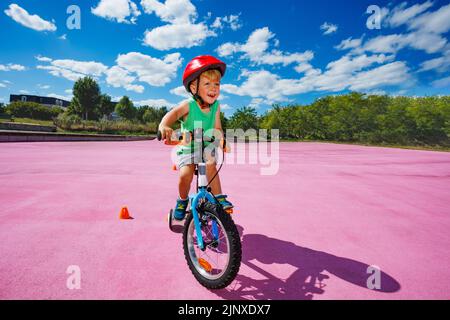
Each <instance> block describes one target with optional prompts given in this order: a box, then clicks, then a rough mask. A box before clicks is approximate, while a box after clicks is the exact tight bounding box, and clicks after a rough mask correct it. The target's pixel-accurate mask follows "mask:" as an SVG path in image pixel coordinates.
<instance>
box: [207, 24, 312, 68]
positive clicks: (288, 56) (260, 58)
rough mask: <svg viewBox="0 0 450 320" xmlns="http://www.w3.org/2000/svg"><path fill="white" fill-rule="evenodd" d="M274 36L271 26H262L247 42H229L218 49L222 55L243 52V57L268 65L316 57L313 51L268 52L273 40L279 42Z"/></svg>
mask: <svg viewBox="0 0 450 320" xmlns="http://www.w3.org/2000/svg"><path fill="white" fill-rule="evenodd" d="M274 37H275V35H274V34H273V33H272V32H270V30H269V28H267V27H265V28H260V29H256V30H255V31H253V32H252V34H251V35H250V36H249V37H248V39H247V42H246V43H243V44H240V43H230V42H227V43H224V44H222V45H221V46H219V47H218V48H217V49H216V51H217V53H218V54H219V56H221V57H226V56H231V55H233V54H235V53H243V54H244V56H243V57H242V58H247V59H249V60H250V61H252V62H254V63H256V64H268V65H275V64H282V65H283V66H287V65H290V64H302V63H305V62H307V61H310V60H311V59H313V58H314V53H313V52H312V51H306V52H303V53H285V52H282V51H280V50H272V51H270V52H267V50H268V49H269V47H270V41H271V40H273V42H274V44H275V45H276V44H277V43H276V42H277V41H276V39H274Z"/></svg>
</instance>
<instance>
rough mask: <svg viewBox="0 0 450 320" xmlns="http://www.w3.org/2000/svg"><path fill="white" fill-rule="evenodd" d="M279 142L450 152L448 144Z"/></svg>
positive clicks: (287, 140) (285, 140) (288, 140)
mask: <svg viewBox="0 0 450 320" xmlns="http://www.w3.org/2000/svg"><path fill="white" fill-rule="evenodd" d="M280 142H314V143H333V144H347V145H355V146H365V147H382V148H395V149H409V150H425V151H442V152H450V146H440V145H433V146H432V145H400V144H394V143H364V142H343V141H324V140H291V139H280Z"/></svg>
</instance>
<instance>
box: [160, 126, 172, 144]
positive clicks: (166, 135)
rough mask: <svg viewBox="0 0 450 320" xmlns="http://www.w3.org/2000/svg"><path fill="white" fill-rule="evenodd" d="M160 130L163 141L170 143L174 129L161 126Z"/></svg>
mask: <svg viewBox="0 0 450 320" xmlns="http://www.w3.org/2000/svg"><path fill="white" fill-rule="evenodd" d="M158 130H159V131H161V137H162V139H163V140H167V142H170V139H171V138H172V133H173V129H172V128H171V127H168V126H161V125H160V126H159V127H158Z"/></svg>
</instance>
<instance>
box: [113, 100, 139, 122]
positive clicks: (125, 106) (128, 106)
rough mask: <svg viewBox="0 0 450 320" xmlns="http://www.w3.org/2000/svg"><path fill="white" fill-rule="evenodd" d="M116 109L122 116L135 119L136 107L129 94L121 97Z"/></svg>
mask: <svg viewBox="0 0 450 320" xmlns="http://www.w3.org/2000/svg"><path fill="white" fill-rule="evenodd" d="M115 111H116V113H117V114H118V115H119V116H120V117H121V118H123V119H126V120H133V119H134V118H135V116H136V108H135V107H134V105H133V102H131V100H130V98H128V97H127V96H123V97H122V99H120V101H119V103H118V104H117V105H116V110H115Z"/></svg>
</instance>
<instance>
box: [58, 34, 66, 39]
mask: <svg viewBox="0 0 450 320" xmlns="http://www.w3.org/2000/svg"><path fill="white" fill-rule="evenodd" d="M58 39H59V40H67V34H63V35H62V36H60V37H58Z"/></svg>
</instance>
